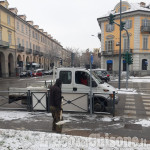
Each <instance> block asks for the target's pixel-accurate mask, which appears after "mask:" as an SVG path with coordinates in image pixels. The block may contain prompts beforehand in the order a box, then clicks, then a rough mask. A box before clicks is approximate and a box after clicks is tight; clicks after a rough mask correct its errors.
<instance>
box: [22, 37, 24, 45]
mask: <svg viewBox="0 0 150 150" xmlns="http://www.w3.org/2000/svg"><path fill="white" fill-rule="evenodd" d="M22 46H23V47H24V39H22Z"/></svg>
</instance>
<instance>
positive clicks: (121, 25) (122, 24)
mask: <svg viewBox="0 0 150 150" xmlns="http://www.w3.org/2000/svg"><path fill="white" fill-rule="evenodd" d="M125 24H126V23H125V22H123V21H121V24H120V30H121V31H122V30H123V29H124V26H125Z"/></svg>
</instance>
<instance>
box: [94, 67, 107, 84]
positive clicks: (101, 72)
mask: <svg viewBox="0 0 150 150" xmlns="http://www.w3.org/2000/svg"><path fill="white" fill-rule="evenodd" d="M92 71H94V72H95V73H96V74H97V76H98V77H99V78H100V79H101V80H102V81H104V82H108V81H110V74H109V73H108V72H107V71H106V70H105V69H92Z"/></svg>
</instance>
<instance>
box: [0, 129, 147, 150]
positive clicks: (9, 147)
mask: <svg viewBox="0 0 150 150" xmlns="http://www.w3.org/2000/svg"><path fill="white" fill-rule="evenodd" d="M134 140H135V139H133V138H131V140H130V141H125V139H124V138H121V137H118V138H115V137H111V138H110V137H108V135H105V137H101V136H100V135H98V134H95V135H94V134H93V135H91V136H90V137H81V136H71V135H64V134H55V133H45V132H36V131H19V130H5V129H0V149H1V150H19V149H22V150H91V149H92V150H100V149H101V150H108V149H109V150H111V149H115V150H119V149H121V148H127V149H130V150H135V149H136V150H142V149H143V150H149V148H150V145H147V144H146V143H144V142H141V143H140V142H139V143H134V142H133V141H134Z"/></svg>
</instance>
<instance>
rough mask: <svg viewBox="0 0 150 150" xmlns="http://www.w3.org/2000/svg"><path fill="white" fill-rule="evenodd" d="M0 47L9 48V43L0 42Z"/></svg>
mask: <svg viewBox="0 0 150 150" xmlns="http://www.w3.org/2000/svg"><path fill="white" fill-rule="evenodd" d="M0 47H2V48H9V43H8V42H5V41H2V40H0Z"/></svg>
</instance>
